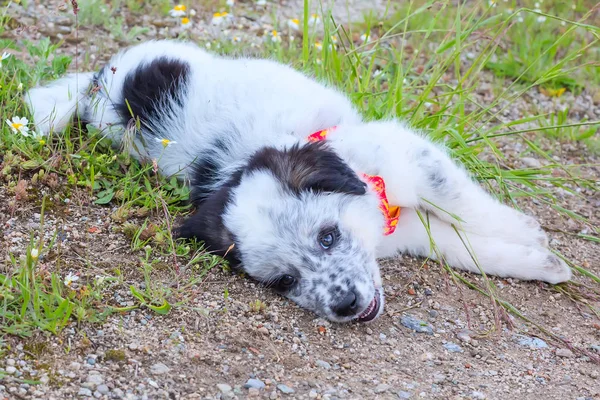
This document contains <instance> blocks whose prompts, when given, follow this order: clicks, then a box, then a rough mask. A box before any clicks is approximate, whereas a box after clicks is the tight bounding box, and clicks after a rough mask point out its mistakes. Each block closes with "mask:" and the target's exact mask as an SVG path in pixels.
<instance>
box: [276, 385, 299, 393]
mask: <svg viewBox="0 0 600 400" xmlns="http://www.w3.org/2000/svg"><path fill="white" fill-rule="evenodd" d="M277 389H279V391H281V392H282V393H285V394H292V393H294V392H295V390H294V389H292V388H291V387H289V386H287V385H284V384H282V383H280V384H279V385H277Z"/></svg>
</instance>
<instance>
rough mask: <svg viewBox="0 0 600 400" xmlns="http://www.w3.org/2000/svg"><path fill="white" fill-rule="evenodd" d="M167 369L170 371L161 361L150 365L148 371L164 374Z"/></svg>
mask: <svg viewBox="0 0 600 400" xmlns="http://www.w3.org/2000/svg"><path fill="white" fill-rule="evenodd" d="M169 371H171V369H170V368H169V367H167V366H166V365H165V364H163V363H156V364H154V365H153V366H151V367H150V373H152V374H154V375H164V374H166V373H168V372H169Z"/></svg>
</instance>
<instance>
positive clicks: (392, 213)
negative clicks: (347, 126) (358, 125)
mask: <svg viewBox="0 0 600 400" xmlns="http://www.w3.org/2000/svg"><path fill="white" fill-rule="evenodd" d="M336 129H337V127H336V126H333V127H331V128H327V129H322V130H320V131H317V132H314V133H312V134H310V135H308V137H307V140H308V141H309V142H322V141H325V140H327V136H328V135H329V133H331V132H333V131H335V130H336ZM359 177H360V178H361V179H362V180H363V181H364V182H365V183H367V185H368V186H369V188H370V189H371V190H372V191H373V192H374V193H375V194H376V195H377V197H378V199H379V209H380V210H381V213H382V214H383V218H384V228H383V233H384V235H386V236H387V235H391V234H392V233H394V231H395V230H396V226H397V225H398V219H399V217H400V207H399V206H396V205H390V203H389V201H388V198H387V193H386V190H385V181H384V179H383V178H382V177H381V176H378V175H368V174H366V173H360V174H359Z"/></svg>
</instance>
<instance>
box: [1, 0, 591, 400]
mask: <svg viewBox="0 0 600 400" xmlns="http://www.w3.org/2000/svg"><path fill="white" fill-rule="evenodd" d="M40 3H43V4H44V6H42V5H40ZM62 3H63V2H62V1H48V2H46V1H44V2H40V1H37V2H36V1H31V2H29V6H28V7H29V8H28V9H22V8H21V9H19V8H18V6H16V5H13V7H11V8H10V10H9V11H10V13H11V14H10V15H13V16H14V18H15V20H16V21H20V22H19V23H22V24H23V25H27V26H38V28H39V29H38V31H37V32H36V30H35V29H29V30H24V31H23V30H21V31H19V32H18V35H20V36H22V37H26V38H31V39H39V37H40V35H41V33H40V32H41V31H44V34H45V35H50V36H52V37H53V40H57V39H60V38H61V36H59V35H62V38H65V39H66V43H65V44H64V45H63V46H62V47H61V48H60V52H61V53H65V54H70V55H75V56H78V57H79V60H80V62H81V63H82V64H83V63H85V60H86V59H87V60H90V61H91V62H90V67H93V66H94V65H95V64H96V63H98V62H101V61H102V59H103V58H106V57H108V56H110V54H111V53H112V52H113V51H114V50H116V49H117V48H119V47H122V46H123V43H120V42H119V40H117V39H115V38H114V37H111V35H110V33H109V32H107V31H106V30H102V29H97V28H96V29H93V28H86V29H83V30H82V31H80V32H79V33H78V36H77V39H74V37H75V35H74V31H73V26H74V25H73V23H72V22H68V21H72V18H71V17H70V16H69V15H68V14H67V13H65V12H62V11H59V10H60V6H61V4H62ZM351 3H352V7H356V8H357V9H360V10H366V9H367V8H369V9H371V8H374V9H376V10H380V11H381V10H382V7H385V4H384V3H385V2H365V1H354V2H351ZM204 4H207V3H206V2H204ZM301 5H302V2H301V1H290V2H288V3H284V2H281V3H279V6H278V7H277V8H276V7H275V6H274V4H272V3H268V4H267V6H265V7H266V9H265V10H266V11H265V10H263V9H261V8H260V6H256V5H255V4H254V3H253V2H252V3H251V2H243V3H242V2H240V4H236V6H235V7H236V8H237V10H238V11H237V14H236V15H238V16H239V15H248V16H250V15H252V16H255V15H258V14H260V15H267V16H268V15H269V12H270V11H275V12H276V13H277V14H278V15H283V16H298V15H299V14H301V11H300V10H301ZM209 9H210V10H214V8H210V6H208V5H205V8H204V9H203V8H202V7H196V10H198V15H200V16H202V15H205V14H203V13H205V12H206V11H207V10H209ZM345 14H346V13H345V8H340V11H339V17H340V18H342V19H343V18H344V15H345ZM356 14H357V13H353V14H352V15H356ZM209 15H210V14H206V17H205V18H204V20H205V21H204V22H202V23H200V22H198V23H197V24H196V25H195V26H194V28H193V29H194V35H198V36H202V37H204V38H205V39H209V38H210V37H211V35H214V34H215V32H217V33H216V34H219V32H218V31H215V30H214V27H213V26H211V25H210V16H209ZM129 18H134V17H132V16H130V17H129ZM139 18H141V21H138V23H139V24H140V25H141V24H144V23H145V22H147V21H151V22H153V25H152V26H153V27H154V28H152V30H151V32H150V33H147V34H145V35H143V36H144V37H143V38H142V39H146V38H148V37H152V35H158V36H161V35H162V36H168V35H170V34H171V33H170V31H169V30H166V31H165V29H164V26H166V25H168V24H169V22H168V21H169V20H168V19H167V18H162V19H161V18H159V17H156V19H153V18H154V17H149V16H147V15H146V16H144V17H139ZM268 18H270V17H261V18H259V19H255V20H253V21H251V20H249V19H244V21H245V22H241V24H242V25H243V26H242V27H238V28H235V29H239V30H240V31H244V32H245V34H246V36H245V37H246V38H247V39H244V40H248V43H260V40H261V39H260V38H259V36H257V35H260V34H262V32H263V29H264V26H265V24H268V22H264V21H266V20H267V19H268ZM61 19H62V20H61ZM240 20H242V18H241V17H240ZM60 21H62V22H60ZM161 21H162V22H161ZM59 22H60V23H59ZM144 26H145V25H144ZM61 27H62V28H61ZM65 27H66V28H65ZM67 28H68V29H67ZM53 29H54V31H53ZM61 32H62V33H61ZM161 32H162V33H161ZM10 34H11V33H9V35H10ZM12 34H14V36H15V37H16V36H17V32H13V33H12ZM221 34H222V33H221ZM69 35H71V36H69ZM255 39H256V42H253V40H255ZM75 42H77V47H76V46H75ZM100 43H102V49H100V48H99V46H100ZM105 53H106V54H105ZM105 56H106V57H105ZM481 96H482V98H481V99H480V100H481V102H482V103H483V102H485V96H486V93H482V94H481ZM525 99H526V100H527V99H529V100H531V102H532V103H536V106H537V107H539V106H540V104H544V102H545V103H548V104H547V106H548V107H556V108H559V107H561V106H564V105H565V104H571V105H573V104H575V105H579V107H580V108H581V110H582V114H581V115H579V116H578V115H572V116H571V117H572V119H573V120H579V119H580V118H584V117H586V115H585V114H590V113H591V116H592V117H596V119H597V117H598V116H600V106H599V104H598V101H594V100H593V98H592V95H591V94H590V92H586V91H584V93H582V94H581V95H579V96H572V95H571V96H570V97H569V96H567V95H565V96H564V97H563V98H561V99H560V100H556V101H554V100H553V101H550V100H548V99H547V98H545V97H544V96H543V95H542V94H540V93H538V92H537V91H532V92H531V93H530V94H528V96H525ZM533 99H534V100H535V101H534V100H533ZM523 101H525V100H523ZM527 107H528V105H527V104H520V103H515V104H514V105H511V107H510V108H509V110H508V111H507V112H506V113H505V114H504V118H507V119H511V118H514V117H516V116H519V115H522V113H524V112H526V111H525V110H527ZM500 145H501V148H502V150H503V151H505V153H506V154H507V155H508V159H507V160H506V163H507V166H517V167H522V166H523V165H528V163H529V164H536V165H537V164H538V163H541V164H543V163H545V162H546V161H545V160H540V159H538V158H536V157H535V156H528V157H523V154H524V148H522V147H519V146H520V143H519V142H515V141H511V140H508V139H507V140H502V141H501V142H500ZM542 145H544V146H546V145H547V146H553V145H555V144H553V143H550V142H549V143H542ZM555 154H556V157H558V160H557V161H558V162H560V163H563V164H569V163H577V164H584V165H587V166H586V167H582V168H581V171H580V172H579V173H580V174H582V175H583V176H587V177H589V178H590V179H597V177H598V176H600V171H599V167H598V165H599V163H598V161H599V160H598V159H597V157H596V156H594V155H593V154H591V153H590V152H589V151H588V150H587V149H586V148H585V147H584V146H583V145H581V144H572V143H569V144H565V145H564V146H562V150H561V151H560V152H557V153H555ZM594 177H595V178H594ZM44 190H47V191H48V192H51V190H50V189H44ZM552 190H555V191H556V189H552ZM579 194H580V196H574V195H571V194H569V193H568V192H566V191H556V195H557V197H558V199H559V200H560V201H561V205H562V206H563V207H567V208H569V209H571V210H573V211H575V212H578V213H579V214H580V215H583V216H585V217H587V218H589V219H590V221H591V222H592V224H593V225H595V226H598V225H600V215H599V209H600V195H599V194H598V192H594V191H590V192H587V193H586V192H582V193H579ZM14 198H15V195H14V193H12V192H9V190H8V189H7V188H6V187H4V186H2V187H0V227H1V228H0V230H1V233H0V249H1V250H0V251H1V252H2V259H3V260H4V261H3V266H2V267H1V268H3V269H4V271H3V273H4V272H8V269H9V268H11V267H10V263H9V261H8V255H9V253H11V254H14V255H15V256H16V257H17V258H18V257H19V256H22V255H23V254H24V251H25V249H26V247H27V244H28V242H29V239H30V232H31V231H32V230H35V229H37V228H38V227H39V224H40V214H39V212H40V204H39V200H32V201H29V202H22V203H20V204H19V206H18V207H16V208H14V207H11V203H12V202H13V201H14ZM521 206H522V208H523V209H524V210H525V211H526V212H529V213H532V214H534V215H536V216H537V217H538V218H539V219H540V220H541V221H542V224H543V226H544V227H545V228H546V229H547V230H548V231H549V232H550V235H551V243H552V246H553V247H554V248H555V249H557V250H559V251H560V252H561V253H562V254H564V255H565V256H566V257H567V258H568V259H570V260H573V261H574V262H575V263H576V264H577V265H581V266H584V267H585V268H586V269H588V270H589V271H591V272H593V273H594V274H596V275H600V245H599V244H598V243H594V242H590V241H585V240H583V239H580V238H578V237H577V236H576V235H575V234H577V233H586V234H593V232H592V231H591V230H590V228H589V227H586V226H585V225H583V224H580V223H578V222H575V221H573V220H568V219H566V218H562V217H559V216H558V214H557V213H556V211H555V210H554V209H553V208H551V207H549V206H546V205H543V204H536V203H535V202H533V201H524V202H522V204H521ZM113 211H114V209H113V208H111V207H110V206H108V207H107V206H104V207H103V206H97V205H93V204H92V202H91V199H90V198H89V197H88V196H87V195H85V194H83V193H78V192H74V193H73V194H72V196H71V198H70V199H69V202H64V199H63V202H62V205H61V206H60V207H55V208H54V209H53V210H50V211H49V212H48V215H47V216H46V221H45V222H44V232H45V234H46V235H47V236H48V237H50V236H51V235H52V234H53V233H54V232H56V231H57V229H59V230H60V232H61V235H63V236H62V238H61V239H60V240H61V241H62V244H61V246H62V250H61V251H62V256H61V257H60V259H61V260H62V262H61V263H60V265H58V263H56V262H55V261H54V260H52V259H51V258H49V259H47V260H42V262H41V267H40V268H41V269H44V268H45V269H47V270H52V271H58V272H59V273H60V274H61V275H66V273H67V272H73V273H77V274H79V275H80V276H81V280H82V281H84V280H86V279H93V278H94V277H97V276H115V272H114V271H115V268H118V269H119V270H120V271H121V272H122V276H121V278H120V279H121V280H122V282H115V283H114V284H112V285H111V286H109V289H107V291H105V293H104V295H105V299H104V301H106V302H108V303H111V304H115V305H120V306H128V305H130V304H132V303H131V302H132V300H133V298H132V296H131V294H130V292H129V290H128V289H124V288H127V287H128V285H129V284H132V285H136V286H138V287H139V286H143V285H144V277H143V274H142V273H141V272H140V258H141V257H142V255H143V251H139V250H138V251H132V250H131V246H130V239H128V238H127V237H126V236H125V235H123V234H122V233H119V232H118V231H119V229H118V228H119V224H118V223H117V222H115V221H114V220H113V219H111V214H112V212H113ZM162 261H163V262H164V263H169V258H168V257H165V258H164V260H162ZM382 271H383V272H382V275H383V277H384V289H385V293H386V301H387V305H386V312H385V314H384V315H383V316H382V317H381V318H379V319H378V320H376V321H375V322H374V323H372V324H346V325H338V324H331V323H329V322H327V321H324V320H322V319H319V318H316V317H315V315H313V314H311V313H309V312H306V311H304V310H302V309H300V308H298V307H297V306H296V305H294V304H293V303H291V302H289V301H287V300H286V299H284V298H282V297H279V296H277V295H275V294H273V293H272V292H271V291H269V290H266V289H264V288H261V287H260V286H257V285H256V284H255V283H254V282H252V281H250V280H248V279H245V278H243V277H240V276H237V275H232V274H231V273H229V272H227V271H223V270H222V269H220V268H214V269H212V270H211V271H210V272H209V273H208V274H207V276H206V278H205V279H204V280H203V281H202V282H201V283H199V284H196V285H193V286H192V287H189V288H187V289H186V291H189V292H188V293H186V296H185V297H186V298H190V299H191V300H190V301H189V302H187V303H186V304H185V305H183V306H181V307H175V308H173V309H172V310H171V312H170V313H169V314H168V315H165V316H162V315H159V314H157V313H154V312H151V311H149V310H147V309H136V310H133V311H130V312H124V313H121V314H114V315H112V316H110V317H109V318H108V320H106V321H105V322H104V323H101V324H92V323H81V324H76V323H73V324H71V325H70V326H69V327H68V328H66V329H65V330H64V331H62V332H61V333H60V334H58V335H50V334H42V333H35V334H34V335H33V336H32V337H30V338H18V337H13V336H7V337H5V338H4V339H3V340H4V342H5V343H4V346H3V347H4V354H3V358H2V359H1V360H0V371H2V370H4V371H5V373H6V374H7V375H6V376H5V377H4V378H1V379H0V398H1V397H2V396H4V397H5V398H7V399H68V398H99V399H121V398H123V399H162V398H165V399H200V398H207V399H213V398H221V399H233V398H240V399H241V398H249V397H256V398H270V399H276V398H315V399H334V398H340V399H342V398H346V399H358V398H379V399H409V398H411V399H416V398H424V399H428V398H440V399H448V398H452V399H463V398H470V399H512V398H519V399H540V398H543V399H600V364H598V361H599V360H600V319H599V318H598V316H597V315H595V314H594V312H593V311H592V310H591V308H588V307H586V305H585V304H584V303H583V302H581V301H580V302H575V301H573V300H572V299H571V298H570V296H569V295H568V293H571V294H573V293H583V294H590V296H586V297H585V298H586V299H588V300H584V301H588V302H589V304H590V305H591V306H594V307H595V308H596V309H598V308H599V307H600V302H598V301H597V300H596V301H594V300H593V298H594V297H593V296H591V295H593V294H594V293H597V292H598V285H597V284H594V283H593V282H592V281H591V280H590V279H589V278H586V277H583V276H581V275H579V274H578V275H576V276H575V278H574V281H575V282H576V283H577V284H576V285H573V284H571V285H569V288H570V290H569V291H568V292H562V293H561V292H559V291H557V290H555V289H553V288H551V287H550V286H548V285H546V284H542V283H539V282H520V281H516V280H512V279H498V278H492V282H493V283H494V284H495V285H496V288H497V295H498V297H499V298H501V299H503V300H505V301H507V302H508V303H510V304H512V305H513V306H515V307H516V308H518V309H519V310H521V312H522V313H523V314H524V316H525V317H527V318H529V319H530V320H531V321H533V322H534V323H535V324H538V325H539V326H542V327H544V328H545V329H546V330H547V331H546V332H542V331H540V330H539V329H536V328H535V326H534V325H532V324H529V323H526V322H525V321H524V320H523V319H521V318H519V317H516V316H514V315H512V314H508V313H506V312H502V311H500V310H499V309H498V307H496V306H494V304H493V303H492V301H491V300H490V299H489V298H487V297H485V296H483V295H481V294H479V293H478V292H476V291H474V290H470V289H468V288H467V287H466V286H465V285H463V284H459V283H457V282H455V281H454V280H453V279H452V277H451V275H450V274H449V273H448V272H447V271H446V270H444V269H443V268H442V267H440V266H439V265H438V264H435V263H432V262H424V261H423V260H421V259H414V258H411V257H406V256H403V257H398V258H396V259H392V260H385V261H382ZM182 273H183V274H184V275H185V274H190V273H193V271H190V270H188V271H183V272H182ZM459 276H462V277H466V278H467V279H469V280H471V281H474V282H481V277H478V276H474V275H469V274H463V273H459ZM164 278H165V279H164V280H161V283H162V284H165V285H171V286H172V287H173V288H177V285H180V284H182V282H184V281H185V280H184V279H182V280H178V279H172V275H170V274H169V273H165V277H164ZM225 292H227V293H225ZM595 298H596V299H598V297H597V295H596V297H595ZM256 300H260V301H261V302H263V303H264V304H265V308H264V310H261V311H256V310H255V309H253V307H251V306H250V303H252V302H255V301H256ZM410 326H412V327H413V328H414V329H416V331H415V330H414V329H411V328H410ZM0 376H1V375H0ZM21 378H26V379H34V380H38V381H39V382H40V383H39V384H30V383H27V382H23V381H22V380H21Z"/></svg>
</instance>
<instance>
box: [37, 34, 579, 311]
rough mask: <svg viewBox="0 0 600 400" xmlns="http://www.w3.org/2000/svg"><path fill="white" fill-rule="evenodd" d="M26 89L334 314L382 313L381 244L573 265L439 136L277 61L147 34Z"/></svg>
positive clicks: (471, 267) (474, 266)
mask: <svg viewBox="0 0 600 400" xmlns="http://www.w3.org/2000/svg"><path fill="white" fill-rule="evenodd" d="M26 101H27V103H28V105H29V107H30V108H31V111H32V114H33V117H34V121H35V123H36V125H37V127H38V129H40V130H41V131H43V132H49V131H51V130H56V131H57V132H58V131H60V130H63V129H64V128H65V127H66V125H67V124H69V123H70V122H71V121H72V120H73V118H78V119H79V120H80V121H83V122H85V123H86V124H91V125H92V126H94V127H95V128H97V129H100V130H101V131H103V132H105V134H106V135H107V136H108V137H109V138H111V139H112V140H113V141H114V143H116V144H121V145H124V146H126V149H127V151H129V152H130V153H131V154H132V155H133V156H135V157H136V158H138V159H141V160H156V162H157V163H158V166H159V168H160V171H161V172H162V173H163V174H164V175H167V176H170V175H177V176H178V177H180V178H181V179H185V180H187V181H188V182H190V185H191V188H192V193H193V202H194V205H195V206H196V209H197V210H196V213H195V214H194V215H192V216H190V217H189V218H188V219H187V220H186V221H185V222H184V224H183V225H182V226H181V227H180V228H179V229H178V232H177V234H178V235H179V236H180V237H184V238H192V237H195V238H197V239H199V240H202V241H204V243H205V244H206V246H207V248H208V249H209V250H211V251H213V252H215V253H217V254H219V255H223V256H226V258H227V259H228V260H229V261H230V262H231V263H232V264H233V265H237V266H239V267H240V268H241V269H242V270H243V271H245V272H246V273H247V274H248V275H250V276H251V277H252V278H254V279H256V280H258V281H260V282H263V283H264V284H266V285H268V286H270V287H273V288H274V289H275V290H276V291H278V292H279V293H281V294H282V295H284V296H286V297H288V298H290V299H292V300H293V301H295V302H296V303H298V304H299V305H300V306H302V307H304V308H307V309H309V310H312V311H314V312H315V313H317V314H319V315H321V316H323V317H325V318H328V319H330V320H332V321H338V322H345V321H350V320H359V321H363V322H366V321H371V320H373V319H375V318H376V317H378V316H379V315H380V314H381V313H382V311H383V303H384V301H383V289H382V281H381V276H380V272H379V266H378V263H377V259H378V258H382V257H390V256H394V255H396V254H398V253H399V252H404V253H408V254H412V255H418V256H425V257H433V258H435V259H439V258H440V257H442V258H443V259H444V260H445V261H446V262H448V263H449V264H450V265H452V266H454V267H457V268H461V269H465V270H468V271H471V272H475V273H480V272H481V271H483V272H485V273H487V274H493V275H498V276H502V277H514V278H519V279H525V280H542V281H546V282H549V283H558V282H563V281H567V280H569V279H570V277H571V270H570V268H569V267H568V266H567V265H566V264H565V263H564V262H563V261H562V260H561V259H560V258H558V257H557V256H555V255H554V254H553V253H552V252H551V251H550V250H549V249H548V240H547V236H546V234H545V233H544V232H543V231H542V229H541V228H540V225H539V224H538V223H537V222H536V220H535V219H534V218H532V217H529V216H527V215H525V214H522V213H520V212H518V211H516V210H514V209H513V208H510V207H508V206H506V205H503V204H501V203H500V202H498V201H496V200H495V199H494V198H492V197H491V196H490V195H489V194H487V193H486V192H485V191H484V190H483V189H482V188H481V187H480V186H479V185H478V184H477V183H475V182H474V181H473V180H472V179H471V178H470V177H469V175H468V174H467V173H466V171H465V170H464V169H463V168H461V167H460V166H457V165H456V164H455V163H454V162H453V161H452V160H451V159H450V158H449V156H448V155H447V154H446V151H445V149H443V148H440V146H438V145H436V144H433V143H431V142H429V141H428V140H427V139H426V138H424V137H423V136H421V135H419V134H417V133H415V132H413V131H411V130H410V129H409V128H407V127H406V126H405V125H403V124H402V123H401V122H399V121H394V120H387V121H381V122H365V121H363V119H362V118H361V116H360V115H359V113H358V112H357V111H356V110H355V109H354V108H353V106H352V105H351V103H350V101H349V100H348V99H347V98H346V97H345V96H344V95H342V94H341V93H339V92H338V91H336V90H334V89H332V88H328V87H326V86H325V85H323V84H321V83H318V82H316V81H315V80H313V79H310V78H308V77H306V76H305V75H303V74H301V73H299V72H297V71H294V70H293V69H291V68H289V67H287V66H285V65H281V64H279V63H276V62H272V61H268V60H259V59H247V58H239V59H232V58H225V57H220V56H216V55H212V54H208V53H206V52H204V51H203V50H201V49H199V48H198V47H197V46H195V45H193V44H190V43H182V42H173V41H155V42H148V43H144V44H141V45H138V46H135V47H132V48H130V49H128V50H126V51H123V52H121V53H120V54H118V55H116V56H114V57H113V58H112V59H111V60H110V62H109V63H108V64H107V65H106V66H105V67H104V68H102V69H101V70H100V71H99V72H97V73H82V74H74V75H70V76H67V77H65V78H63V79H61V80H59V81H57V82H55V83H53V84H51V85H50V86H46V87H38V88H35V89H32V90H31V91H30V92H29V93H28V94H27V95H26ZM315 132H316V133H315ZM315 135H316V136H315ZM164 139H167V140H168V141H171V142H167V141H164ZM167 143H169V145H168V146H166V144H167ZM171 144H172V145H171ZM383 185H385V187H383ZM394 205H397V206H400V209H399V210H398V208H397V207H394ZM398 212H399V214H400V215H399V217H398ZM457 217H459V219H457ZM432 239H433V240H432ZM432 243H435V246H432Z"/></svg>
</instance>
